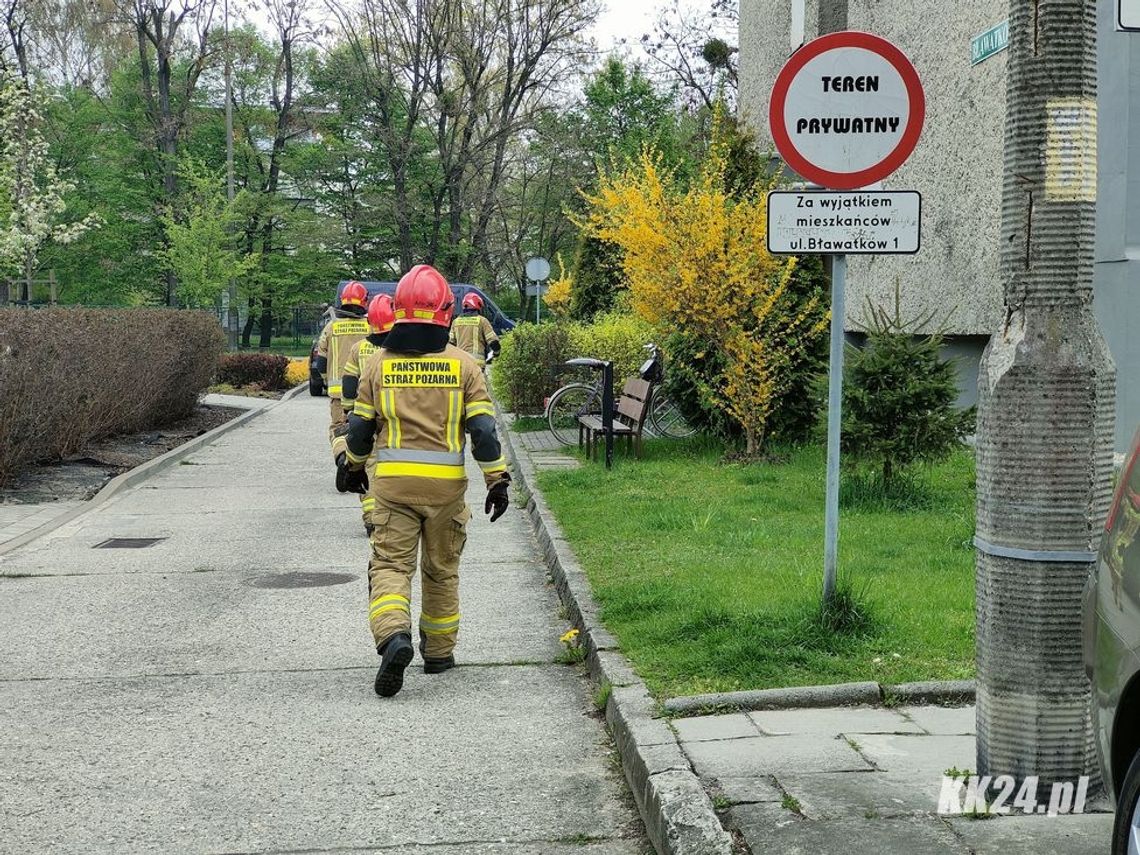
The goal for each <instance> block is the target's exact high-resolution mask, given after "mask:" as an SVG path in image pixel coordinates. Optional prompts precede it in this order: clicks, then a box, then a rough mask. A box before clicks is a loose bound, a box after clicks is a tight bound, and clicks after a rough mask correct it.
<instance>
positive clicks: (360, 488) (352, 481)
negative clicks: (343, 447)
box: [344, 466, 368, 496]
mask: <svg viewBox="0 0 1140 855" xmlns="http://www.w3.org/2000/svg"><path fill="white" fill-rule="evenodd" d="M347 473H348V474H346V475H345V478H344V484H345V488H346V492H348V493H357V494H359V495H361V496H363V495H365V494H366V493H367V492H368V473H367V472H365V471H364V467H363V466H361V467H360V468H359V469H348V470H347Z"/></svg>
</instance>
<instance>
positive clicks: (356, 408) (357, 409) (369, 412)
mask: <svg viewBox="0 0 1140 855" xmlns="http://www.w3.org/2000/svg"><path fill="white" fill-rule="evenodd" d="M353 400H354V401H355V403H354V404H353V406H352V414H353V415H354V416H360V417H361V418H362V419H368V421H372V420H373V419H374V418H376V408H375V407H373V406H372V405H371V404H366V403H364V402H363V401H361V400H359V399H357V398H354V399H353Z"/></svg>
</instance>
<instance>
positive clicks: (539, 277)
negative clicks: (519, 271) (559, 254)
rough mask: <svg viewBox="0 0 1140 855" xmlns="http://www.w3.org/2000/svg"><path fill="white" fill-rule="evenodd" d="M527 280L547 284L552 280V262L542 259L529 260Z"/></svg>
mask: <svg viewBox="0 0 1140 855" xmlns="http://www.w3.org/2000/svg"><path fill="white" fill-rule="evenodd" d="M526 278H527V279H529V280H530V281H531V282H545V281H546V280H547V279H549V278H550V262H549V261H547V260H546V259H545V258H542V257H535V258H529V259H527V262H526Z"/></svg>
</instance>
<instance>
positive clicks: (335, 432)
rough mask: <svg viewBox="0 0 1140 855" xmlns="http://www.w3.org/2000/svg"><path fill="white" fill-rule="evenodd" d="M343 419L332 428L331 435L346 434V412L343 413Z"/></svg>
mask: <svg viewBox="0 0 1140 855" xmlns="http://www.w3.org/2000/svg"><path fill="white" fill-rule="evenodd" d="M344 417H345V420H344V421H343V422H341V423H340V424H339V425H337V426H336V427H335V428H333V436H347V435H348V413H347V412H346V413H345V414H344Z"/></svg>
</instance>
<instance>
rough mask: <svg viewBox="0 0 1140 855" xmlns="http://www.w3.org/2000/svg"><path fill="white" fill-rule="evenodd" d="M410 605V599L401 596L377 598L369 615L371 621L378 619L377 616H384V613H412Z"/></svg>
mask: <svg viewBox="0 0 1140 855" xmlns="http://www.w3.org/2000/svg"><path fill="white" fill-rule="evenodd" d="M410 605H411V604H410V603H409V602H408V598H407V597H404V596H401V595H400V594H388V595H386V596H383V597H377V598H376V599H375V600H373V601H372V602H371V604H370V605H369V608H370V609H371V611H369V613H368V617H369V619H372V618H374V617H376V615H379V614H383V613H384V612H393V611H401V612H408V613H411V608H410Z"/></svg>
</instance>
